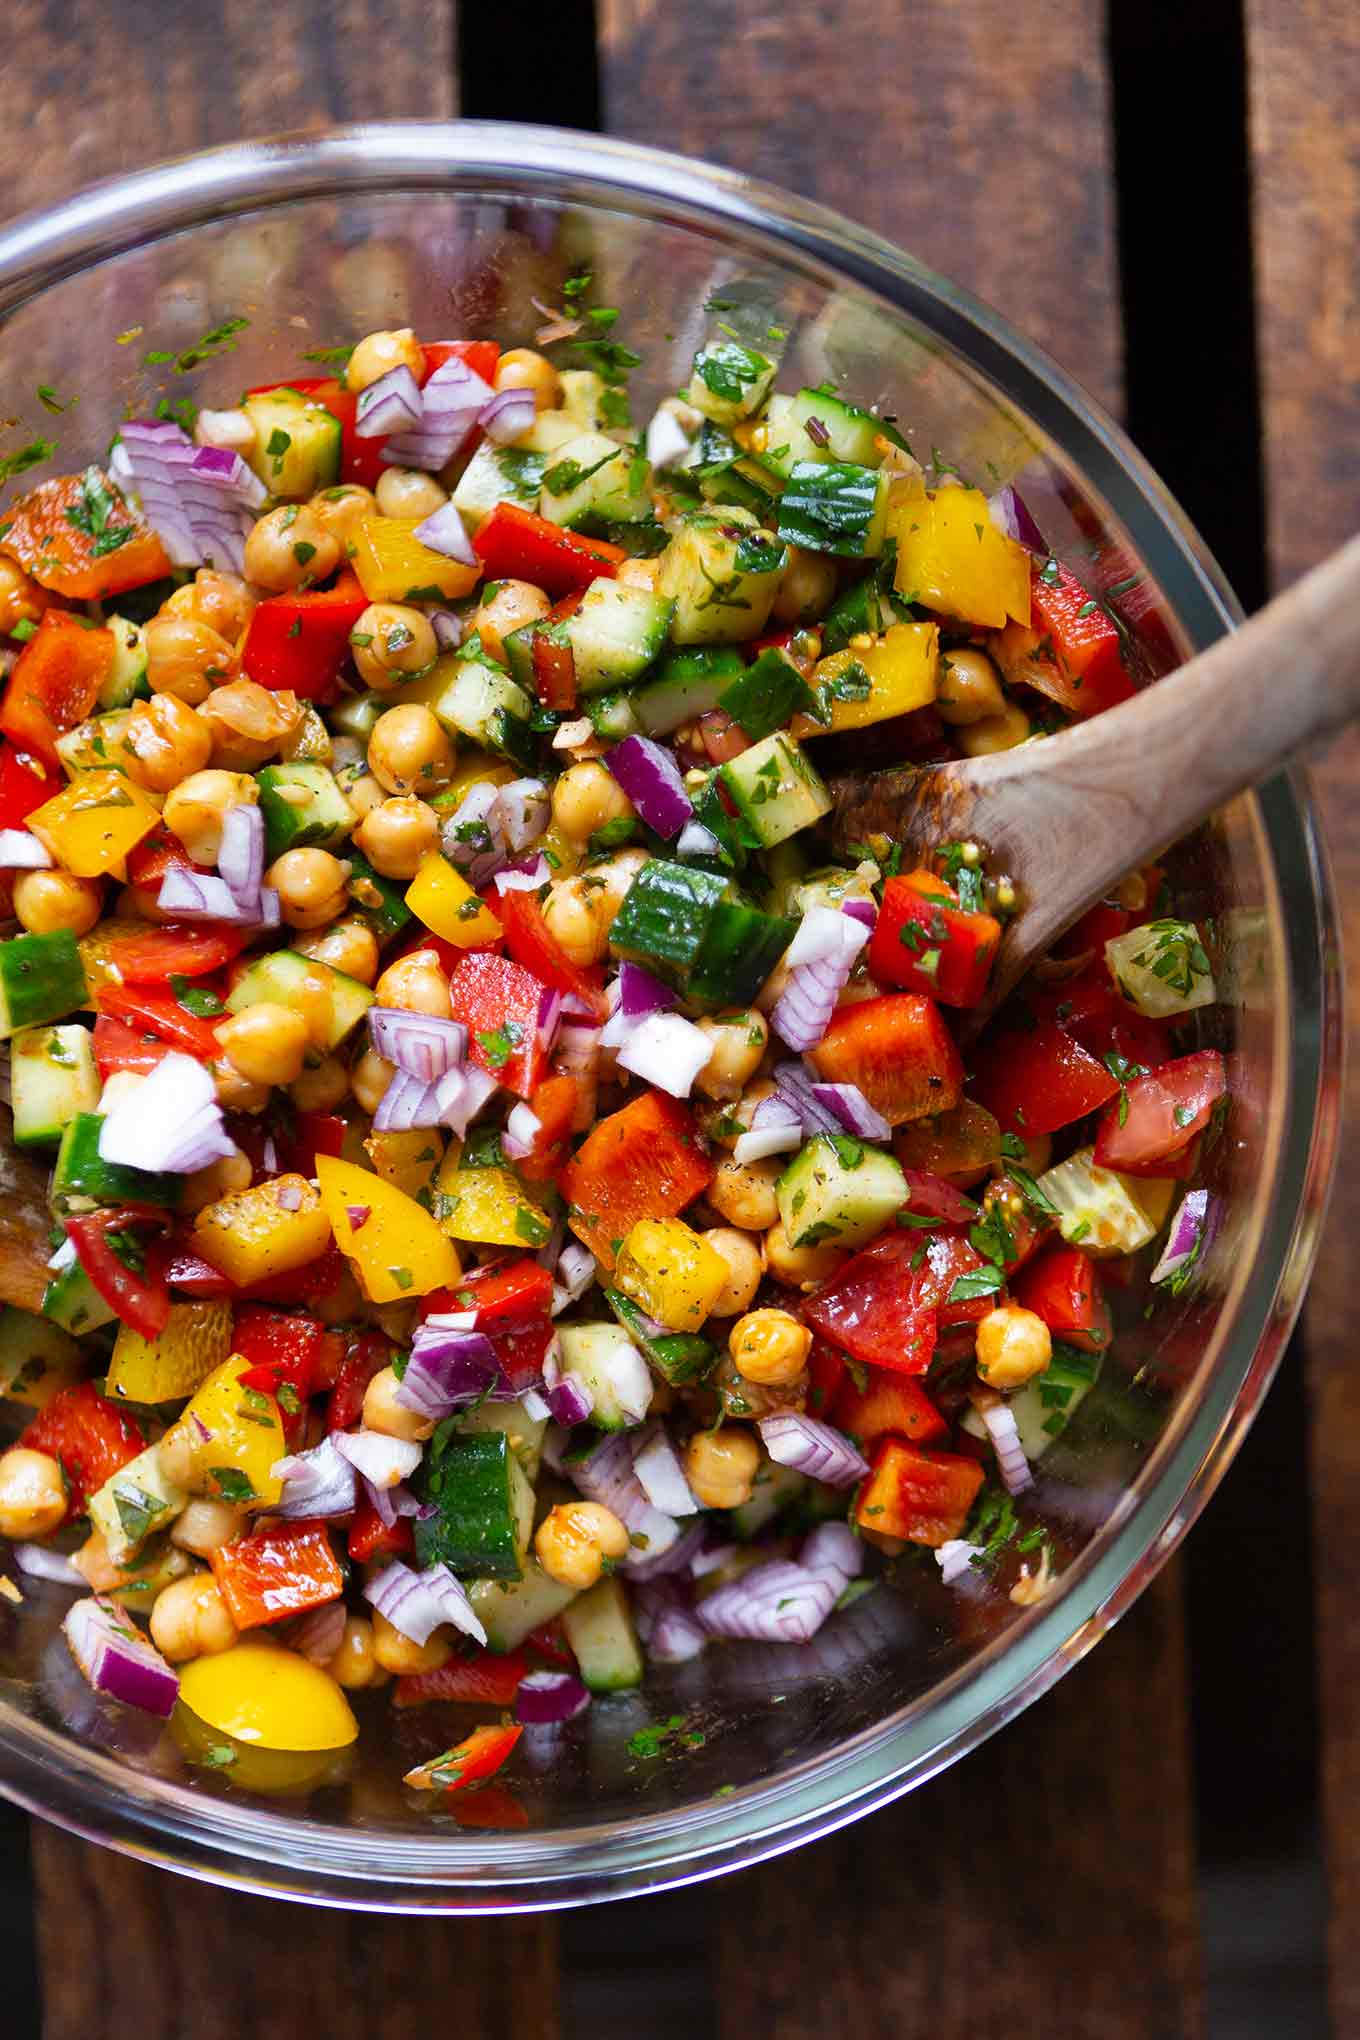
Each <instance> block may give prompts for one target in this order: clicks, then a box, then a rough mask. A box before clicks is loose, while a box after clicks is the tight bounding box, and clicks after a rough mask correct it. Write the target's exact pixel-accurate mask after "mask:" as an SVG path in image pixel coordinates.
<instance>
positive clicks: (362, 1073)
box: [349, 1048, 397, 1113]
mask: <svg viewBox="0 0 1360 2040" xmlns="http://www.w3.org/2000/svg"><path fill="white" fill-rule="evenodd" d="M396 1074H397V1066H396V1064H395V1063H393V1062H389V1061H388V1060H387V1057H386V1056H385V1055H379V1054H378V1051H377V1049H376V1048H366V1049H365V1050H364V1052H363V1054H362V1055H361V1056H360V1057H359V1060H358V1062H357V1063H355V1065H354V1068H353V1069H352V1070H351V1071H350V1076H349V1081H350V1087H351V1089H352V1090H353V1092H354V1095H355V1097H356V1098H357V1099H358V1101H359V1103H360V1105H362V1107H363V1109H364V1111H365V1112H370V1113H372V1112H376V1111H377V1109H378V1107H379V1106H380V1105H381V1104H382V1101H383V1093H384V1091H386V1089H387V1087H388V1085H389V1084H390V1083H391V1081H392V1079H393V1077H395V1075H396Z"/></svg>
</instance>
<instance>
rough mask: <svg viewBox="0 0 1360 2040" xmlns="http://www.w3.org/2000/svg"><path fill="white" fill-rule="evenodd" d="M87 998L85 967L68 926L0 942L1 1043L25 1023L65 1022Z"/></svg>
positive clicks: (35, 1025) (39, 1024) (42, 1024)
mask: <svg viewBox="0 0 1360 2040" xmlns="http://www.w3.org/2000/svg"><path fill="white" fill-rule="evenodd" d="M88 998H89V987H88V986H87V984H86V982H85V966H84V964H83V963H82V962H81V960H80V951H79V949H78V948H77V946H76V938H75V936H74V935H73V934H72V933H71V931H70V929H69V928H56V929H54V930H53V931H52V933H51V934H50V935H11V936H10V938H9V940H8V941H7V942H0V1041H8V1040H9V1039H10V1037H11V1036H12V1035H15V1034H17V1033H18V1032H19V1030H20V1028H21V1027H42V1026H44V1025H46V1023H47V1022H48V1021H49V1020H64V1019H65V1018H66V1016H67V1014H68V1013H74V1012H75V1010H76V1008H77V1007H78V1006H83V1005H84V1004H85V1002H86V1000H87V999H88Z"/></svg>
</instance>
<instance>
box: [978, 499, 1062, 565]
mask: <svg viewBox="0 0 1360 2040" xmlns="http://www.w3.org/2000/svg"><path fill="white" fill-rule="evenodd" d="M987 508H988V509H989V510H990V511H991V513H992V522H993V523H994V524H995V525H997V527H998V528H999V529H1000V530H1001V531H1004V532H1005V534H1006V536H1007V538H1013V539H1014V540H1015V542H1016V544H1017V545H1022V546H1023V547H1024V548H1025V551H1026V552H1033V553H1046V552H1047V551H1048V547H1047V546H1046V545H1045V543H1044V535H1043V533H1042V532H1041V531H1040V529H1039V527H1038V525H1037V524H1036V523H1035V521H1034V519H1033V517H1031V515H1030V513H1029V511H1028V509H1027V508H1026V507H1025V500H1024V498H1023V496H1021V494H1020V492H1019V490H1018V489H1016V488H1015V487H1014V486H1013V485H1012V484H1011V483H1010V482H1007V483H1005V484H1004V486H1003V487H1001V488H999V489H998V490H997V492H996V494H995V495H994V496H989V497H988V498H987Z"/></svg>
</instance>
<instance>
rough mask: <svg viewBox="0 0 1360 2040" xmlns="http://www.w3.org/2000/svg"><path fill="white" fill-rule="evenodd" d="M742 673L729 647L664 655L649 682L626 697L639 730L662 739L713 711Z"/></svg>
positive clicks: (704, 647) (736, 654)
mask: <svg viewBox="0 0 1360 2040" xmlns="http://www.w3.org/2000/svg"><path fill="white" fill-rule="evenodd" d="M745 670H746V667H745V664H744V662H743V660H742V656H741V653H740V652H738V651H734V650H733V649H732V647H731V646H730V645H698V646H696V647H695V648H694V649H693V650H692V651H685V652H679V651H673V652H668V653H667V654H666V656H665V658H663V660H662V661H661V664H660V665H659V666H658V667H657V670H656V671H655V673H653V675H652V677H651V679H650V680H646V681H644V682H643V684H642V686H641V687H639V688H638V690H637V692H636V693H635V694H633V695H632V696H631V697H630V699H631V701H632V706H633V713H634V715H635V716H636V717H637V721H638V726H639V728H640V729H642V730H644V731H645V732H646V734H647V735H648V736H649V737H664V736H668V735H669V734H670V732H671V731H672V730H678V729H679V728H680V726H681V724H682V723H687V722H697V721H698V719H699V717H700V716H701V715H707V714H708V712H709V710H710V709H711V708H716V707H717V705H718V703H719V701H720V700H721V698H722V696H723V694H724V692H725V691H726V689H727V688H728V687H730V686H731V684H732V682H733V681H734V680H738V679H740V677H741V675H742V674H743V673H744V672H745Z"/></svg>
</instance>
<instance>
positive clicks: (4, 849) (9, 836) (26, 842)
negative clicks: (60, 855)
mask: <svg viewBox="0 0 1360 2040" xmlns="http://www.w3.org/2000/svg"><path fill="white" fill-rule="evenodd" d="M51 869H52V857H51V854H50V852H49V851H48V850H47V848H46V847H45V845H44V844H42V843H40V842H39V841H38V839H37V837H36V836H35V835H34V833H33V831H32V830H31V829H0V871H50V870H51Z"/></svg>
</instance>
